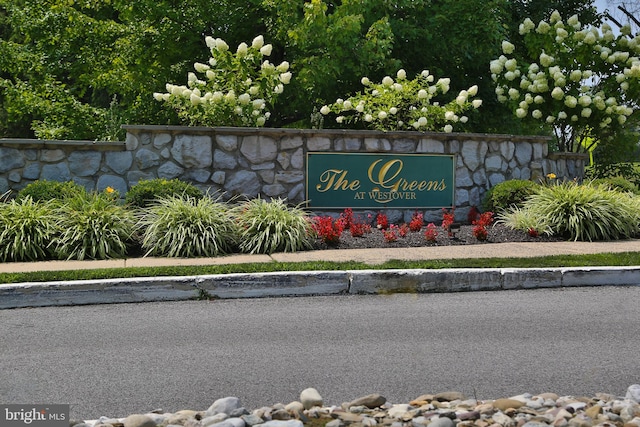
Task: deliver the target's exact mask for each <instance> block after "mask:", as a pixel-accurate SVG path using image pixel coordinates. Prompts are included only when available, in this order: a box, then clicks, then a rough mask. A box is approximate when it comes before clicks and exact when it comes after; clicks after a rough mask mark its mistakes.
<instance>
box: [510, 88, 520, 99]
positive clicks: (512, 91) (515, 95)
mask: <svg viewBox="0 0 640 427" xmlns="http://www.w3.org/2000/svg"><path fill="white" fill-rule="evenodd" d="M508 94H509V98H511V99H513V100H515V99H518V97H519V96H520V92H518V89H514V88H511V89H509V92H508Z"/></svg>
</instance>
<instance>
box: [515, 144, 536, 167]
mask: <svg viewBox="0 0 640 427" xmlns="http://www.w3.org/2000/svg"><path fill="white" fill-rule="evenodd" d="M532 154H533V148H531V144H524V143H520V144H516V152H515V158H516V160H517V161H518V164H519V165H526V164H529V162H530V161H531V155H532Z"/></svg>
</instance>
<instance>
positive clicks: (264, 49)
mask: <svg viewBox="0 0 640 427" xmlns="http://www.w3.org/2000/svg"><path fill="white" fill-rule="evenodd" d="M272 50H273V46H272V45H271V44H265V45H264V46H262V47H261V48H260V53H261V54H262V55H263V56H269V55H271V51H272Z"/></svg>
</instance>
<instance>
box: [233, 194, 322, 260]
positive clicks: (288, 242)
mask: <svg viewBox="0 0 640 427" xmlns="http://www.w3.org/2000/svg"><path fill="white" fill-rule="evenodd" d="M233 211H234V215H235V220H236V222H237V225H238V229H239V233H240V243H239V248H240V250H241V251H242V252H245V253H252V254H256V253H260V254H270V253H273V252H296V251H299V250H306V249H310V248H311V247H312V244H313V238H314V236H315V234H314V231H313V227H312V225H311V221H310V220H309V218H308V215H307V213H306V212H305V211H304V210H303V209H301V208H299V207H291V206H288V205H287V204H286V203H285V201H284V200H282V199H274V200H271V201H267V200H264V199H253V200H249V201H246V202H243V203H241V204H240V205H239V206H237V207H235V208H234V210H233Z"/></svg>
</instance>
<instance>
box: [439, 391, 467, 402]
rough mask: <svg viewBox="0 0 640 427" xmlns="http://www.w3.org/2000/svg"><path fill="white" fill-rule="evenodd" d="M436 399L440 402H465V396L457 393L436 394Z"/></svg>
mask: <svg viewBox="0 0 640 427" xmlns="http://www.w3.org/2000/svg"><path fill="white" fill-rule="evenodd" d="M434 399H435V400H437V401H439V402H453V401H454V400H464V395H463V394H462V393H460V392H457V391H445V392H443V393H438V394H436V395H435V396H434Z"/></svg>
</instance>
